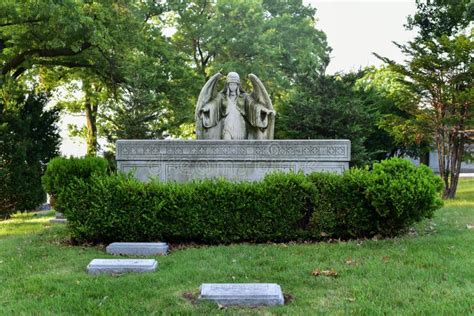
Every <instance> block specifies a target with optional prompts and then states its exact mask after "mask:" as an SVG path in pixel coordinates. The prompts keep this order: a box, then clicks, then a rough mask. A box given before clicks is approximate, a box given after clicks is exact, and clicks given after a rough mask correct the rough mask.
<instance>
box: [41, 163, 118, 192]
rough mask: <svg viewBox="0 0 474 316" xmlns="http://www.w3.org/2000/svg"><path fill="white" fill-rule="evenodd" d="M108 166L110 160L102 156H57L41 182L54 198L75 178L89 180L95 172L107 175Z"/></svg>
mask: <svg viewBox="0 0 474 316" xmlns="http://www.w3.org/2000/svg"><path fill="white" fill-rule="evenodd" d="M108 166H109V164H108V161H107V160H106V159H104V158H100V157H90V156H88V157H84V158H73V157H71V158H63V157H56V158H53V159H51V160H50V161H49V163H48V166H47V168H46V171H45V173H44V175H43V177H42V178H41V182H42V183H43V188H44V190H45V191H46V192H48V193H49V194H50V195H51V197H52V198H53V199H54V198H56V197H57V196H58V194H59V193H60V191H61V190H62V189H64V188H66V187H67V186H68V184H69V183H71V182H72V181H74V179H76V178H79V179H82V180H84V181H86V182H87V181H88V180H89V179H90V177H91V176H92V175H93V174H98V175H106V174H107V173H108V169H109V168H108Z"/></svg>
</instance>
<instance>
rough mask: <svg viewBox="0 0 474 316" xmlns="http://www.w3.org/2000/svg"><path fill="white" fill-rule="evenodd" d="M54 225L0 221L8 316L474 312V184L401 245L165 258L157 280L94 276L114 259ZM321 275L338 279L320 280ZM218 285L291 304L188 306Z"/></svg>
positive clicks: (253, 249)
mask: <svg viewBox="0 0 474 316" xmlns="http://www.w3.org/2000/svg"><path fill="white" fill-rule="evenodd" d="M50 218H51V217H39V216H36V217H35V216H32V215H20V216H16V217H15V218H13V219H11V220H8V221H4V222H0V293H1V294H0V315H10V314H11V315H18V314H35V315H44V314H106V315H116V314H154V313H156V314H171V313H174V314H177V313H181V314H182V313H187V314H191V313H194V314H226V313H231V314H235V313H239V314H300V315H303V314H304V315H312V314H336V315H341V314H346V313H348V314H363V315H377V314H397V315H400V314H423V315H440V314H441V315H468V314H474V229H468V228H467V225H468V224H470V225H474V179H469V180H466V179H463V180H462V181H461V184H460V188H459V190H458V197H457V199H456V200H454V201H448V202H446V205H445V207H444V208H442V209H441V210H439V211H438V212H437V213H436V214H435V217H434V218H433V219H432V220H429V221H424V222H422V223H420V224H418V225H417V226H416V227H415V228H414V229H413V230H412V231H411V233H410V234H408V235H406V236H403V237H401V238H395V239H390V240H378V241H377V240H367V241H349V242H340V243H314V244H260V245H247V244H241V245H231V246H217V247H201V248H186V249H181V250H174V251H172V252H171V253H170V254H169V255H168V256H165V257H157V260H158V262H159V269H158V271H157V272H156V273H151V274H128V275H122V276H89V275H88V274H86V272H85V268H86V266H87V264H88V263H89V261H90V260H92V259H94V258H109V257H111V256H108V255H106V254H105V253H104V248H103V247H86V246H70V245H69V244H68V242H67V240H68V232H67V229H66V227H65V226H64V225H61V224H55V225H51V224H49V222H48V221H49V219H50ZM317 268H320V269H321V270H329V269H334V270H335V271H337V274H338V275H337V277H331V276H313V275H312V274H311V273H312V271H313V270H315V269H317ZM211 282H212V283H220V282H236V283H240V282H266V283H267V282H268V283H278V284H280V285H281V287H282V289H283V291H284V293H285V294H286V295H287V296H288V297H291V299H290V301H289V302H288V303H287V304H286V305H285V306H280V307H272V308H235V307H233V308H227V309H219V308H218V307H217V306H216V305H214V304H211V303H196V302H193V301H192V300H190V299H189V297H193V296H194V295H196V294H197V293H198V288H199V285H200V284H201V283H211ZM185 297H187V298H185Z"/></svg>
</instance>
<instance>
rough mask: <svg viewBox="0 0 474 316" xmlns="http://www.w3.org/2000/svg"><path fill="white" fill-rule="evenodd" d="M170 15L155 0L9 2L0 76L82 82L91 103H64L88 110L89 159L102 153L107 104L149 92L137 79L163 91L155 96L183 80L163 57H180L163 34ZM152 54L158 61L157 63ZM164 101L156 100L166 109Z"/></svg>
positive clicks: (1, 7)
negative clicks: (126, 93)
mask: <svg viewBox="0 0 474 316" xmlns="http://www.w3.org/2000/svg"><path fill="white" fill-rule="evenodd" d="M163 10H164V5H163V4H160V3H159V2H156V1H151V0H150V1H133V0H122V1H112V0H106V1H75V0H65V1H59V2H56V1H53V2H51V1H47V2H44V1H43V2H38V1H23V2H16V1H3V2H2V3H1V4H0V11H1V12H2V15H1V16H0V72H1V74H2V75H3V76H8V77H13V78H16V79H24V78H25V77H30V78H32V79H33V80H34V81H37V80H38V78H39V80H40V83H41V84H42V85H43V86H42V87H41V88H43V89H52V88H53V87H54V86H57V85H63V84H66V83H68V82H71V81H79V82H80V84H79V85H78V87H79V88H80V89H81V90H82V92H83V95H84V97H83V98H82V99H81V100H79V101H80V102H77V101H76V102H73V104H72V105H70V106H69V105H68V104H66V103H64V104H63V105H66V107H67V108H68V109H70V110H81V111H84V113H85V115H86V123H87V124H86V125H87V133H85V134H86V135H87V145H88V153H90V154H95V152H96V150H97V130H98V126H97V122H98V115H99V112H100V108H101V106H103V105H104V104H111V103H112V102H113V101H116V102H120V100H121V97H122V95H123V90H124V89H130V87H131V89H135V90H136V89H137V86H140V85H142V86H143V84H142V83H140V82H138V83H137V80H138V81H140V80H147V81H148V85H153V84H154V85H155V88H154V89H153V90H154V91H155V92H156V91H157V90H158V89H160V90H159V91H157V92H156V93H155V94H159V95H161V96H167V95H170V94H167V93H166V91H165V90H167V89H169V87H170V86H172V85H173V84H174V83H173V80H170V79H172V77H173V76H175V75H176V74H175V73H172V70H173V69H171V70H170V68H172V67H169V66H168V63H169V62H170V61H171V62H173V61H174V60H176V58H173V59H171V60H166V58H162V56H165V55H168V56H169V55H172V54H171V53H169V52H167V51H168V50H169V48H170V46H169V45H168V46H166V45H165V44H163V42H164V41H165V39H164V37H163V36H162V35H161V30H160V27H161V22H160V19H159V17H160V14H161V13H162V12H163ZM149 46H151V48H150V47H149ZM161 50H165V51H166V54H161V53H160V52H161ZM150 53H153V54H152V55H151V56H152V57H154V58H155V60H154V61H153V62H150V61H149V57H150V55H149V54H150ZM144 59H145V60H147V61H146V62H144V61H143V60H144ZM143 66H146V67H147V68H143ZM168 82H171V83H170V84H168ZM139 94H140V95H145V94H149V91H141V92H140V93H139ZM104 95H105V97H104ZM163 99H165V98H164V97H162V98H161V99H160V98H155V99H153V102H155V101H156V102H157V103H158V104H160V102H161V101H163ZM141 101H143V98H142V100H141ZM166 101H167V100H164V101H163V102H162V103H161V104H166V103H167V102H166ZM169 103H170V102H169V101H168V104H169ZM78 105H79V106H78ZM148 106H151V107H153V106H156V105H155V104H148ZM162 106H163V105H162ZM152 119H154V117H153V116H151V117H149V118H148V120H152Z"/></svg>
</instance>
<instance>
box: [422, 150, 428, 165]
mask: <svg viewBox="0 0 474 316" xmlns="http://www.w3.org/2000/svg"><path fill="white" fill-rule="evenodd" d="M420 163H421V164H423V165H426V166H429V165H430V153H429V152H427V153H422V154H421V155H420Z"/></svg>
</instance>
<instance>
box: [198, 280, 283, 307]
mask: <svg viewBox="0 0 474 316" xmlns="http://www.w3.org/2000/svg"><path fill="white" fill-rule="evenodd" d="M199 299H202V300H211V301H214V302H216V303H218V304H220V305H224V306H227V305H244V306H262V305H283V304H284V302H285V301H284V298H283V293H282V291H281V287H280V286H279V285H278V284H274V283H236V284H232V283H221V284H219V283H204V284H202V285H201V294H200V296H199Z"/></svg>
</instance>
